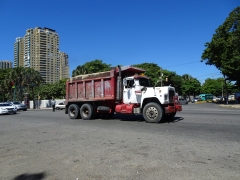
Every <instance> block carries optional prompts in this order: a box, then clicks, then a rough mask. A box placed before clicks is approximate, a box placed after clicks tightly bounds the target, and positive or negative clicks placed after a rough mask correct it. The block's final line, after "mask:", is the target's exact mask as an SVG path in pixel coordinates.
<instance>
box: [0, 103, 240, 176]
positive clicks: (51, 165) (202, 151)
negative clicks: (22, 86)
mask: <svg viewBox="0 0 240 180" xmlns="http://www.w3.org/2000/svg"><path fill="white" fill-rule="evenodd" d="M239 117H240V110H239V109H229V108H221V107H219V106H217V105H215V104H212V103H206V104H192V103H190V104H189V105H185V106H183V111H182V112H180V113H178V114H177V117H176V118H175V120H174V121H173V122H168V123H163V124H148V123H145V122H144V121H142V118H141V117H121V119H120V117H116V118H117V119H115V120H113V119H108V120H100V119H98V120H89V121H84V120H70V119H69V118H68V116H67V115H65V114H64V112H63V111H56V112H51V111H50V110H31V111H27V112H22V111H21V112H19V113H18V114H16V115H0V179H1V180H8V179H9V180H10V179H12V180H27V179H28V180H29V179H30V180H43V179H44V180H55V179H59V180H66V179H68V180H70V179H74V180H76V179H77V178H79V180H107V179H109V180H113V179H114V180H115V179H116V180H131V179H133V180H156V179H163V180H164V179H169V180H172V179H174V180H188V179H189V180H198V179H199V180H202V179H217V180H219V179H220V180H221V179H222V180H230V179H234V180H235V179H236V180H239V179H240V163H239V162H240V140H239V137H240V118H239Z"/></svg>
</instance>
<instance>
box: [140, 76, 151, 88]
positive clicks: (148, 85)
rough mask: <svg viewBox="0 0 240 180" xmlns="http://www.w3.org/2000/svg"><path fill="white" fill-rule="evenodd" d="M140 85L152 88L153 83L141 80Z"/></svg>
mask: <svg viewBox="0 0 240 180" xmlns="http://www.w3.org/2000/svg"><path fill="white" fill-rule="evenodd" d="M139 85H140V86H144V87H151V82H150V80H149V79H146V78H139Z"/></svg>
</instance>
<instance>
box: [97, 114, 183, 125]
mask: <svg viewBox="0 0 240 180" xmlns="http://www.w3.org/2000/svg"><path fill="white" fill-rule="evenodd" d="M99 119H102V120H113V119H114V120H116V119H118V120H121V121H132V122H145V120H144V118H143V116H142V115H125V114H114V115H113V116H112V117H111V118H99ZM183 119H184V118H182V117H174V118H173V119H171V120H167V119H165V120H164V121H162V122H161V123H160V124H162V123H176V122H179V121H182V120H183Z"/></svg>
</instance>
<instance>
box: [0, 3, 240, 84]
mask: <svg viewBox="0 0 240 180" xmlns="http://www.w3.org/2000/svg"><path fill="white" fill-rule="evenodd" d="M239 5H240V2H239V1H238V0H200V1H194V0H182V1H178V0H165V1H164V0H41V1H40V0H38V1H33V0H0V17H1V18H0V27H1V28H0V36H1V39H0V60H11V61H13V59H14V58H13V47H14V42H15V39H16V37H23V36H24V35H25V33H26V30H27V29H29V28H35V27H42V28H43V27H48V28H51V29H54V30H56V31H57V33H58V34H59V36H60V50H61V51H63V52H66V53H67V54H68V55H69V65H70V73H71V72H72V70H74V69H75V68H76V67H77V66H78V65H82V64H84V63H86V62H88V61H92V60H95V59H101V60H102V61H103V62H105V63H107V64H111V65H112V66H116V65H118V64H121V65H132V64H140V63H145V62H147V63H156V64H158V65H159V66H160V67H162V68H164V69H167V70H169V71H175V72H176V73H177V74H178V75H183V74H190V75H191V76H193V77H195V78H197V79H198V80H199V81H201V82H203V81H204V79H206V78H217V77H220V76H221V74H220V73H219V71H218V70H217V69H216V68H215V67H214V66H209V65H205V63H201V62H200V60H201V55H202V53H203V50H204V49H205V48H204V44H205V43H206V42H208V41H210V40H211V38H212V35H213V34H214V33H215V30H216V29H217V28H218V26H219V25H221V24H222V23H223V22H224V21H225V19H226V18H227V17H228V15H229V13H230V12H231V11H232V10H233V9H234V8H236V7H237V6H239Z"/></svg>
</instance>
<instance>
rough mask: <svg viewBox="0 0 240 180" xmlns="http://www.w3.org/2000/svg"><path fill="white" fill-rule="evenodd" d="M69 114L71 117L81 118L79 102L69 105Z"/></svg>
mask: <svg viewBox="0 0 240 180" xmlns="http://www.w3.org/2000/svg"><path fill="white" fill-rule="evenodd" d="M68 116H69V117H70V119H78V118H79V106H78V105H77V104H71V105H70V106H69V107H68Z"/></svg>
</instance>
